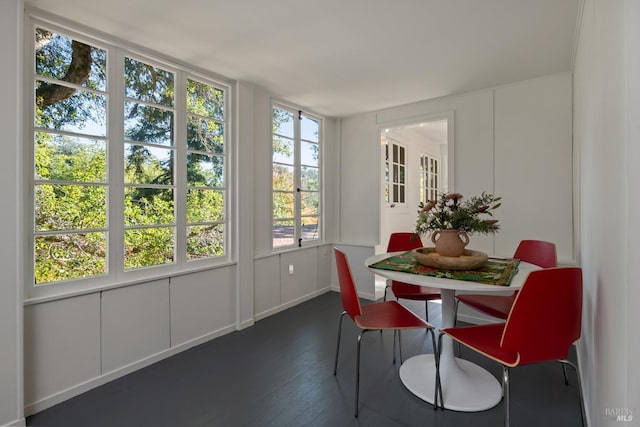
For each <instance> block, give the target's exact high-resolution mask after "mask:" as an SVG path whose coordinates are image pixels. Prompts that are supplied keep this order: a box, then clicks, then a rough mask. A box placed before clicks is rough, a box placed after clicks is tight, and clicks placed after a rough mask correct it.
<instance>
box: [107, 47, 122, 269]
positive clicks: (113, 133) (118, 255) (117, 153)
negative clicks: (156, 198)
mask: <svg viewBox="0 0 640 427" xmlns="http://www.w3.org/2000/svg"><path fill="white" fill-rule="evenodd" d="M109 54H111V55H110V57H111V59H112V60H111V61H107V74H108V76H109V80H108V81H109V82H110V83H111V86H110V87H109V88H108V90H107V92H108V93H109V98H108V110H109V113H108V117H109V125H108V128H107V136H108V138H109V145H108V148H107V158H108V162H107V165H108V177H107V182H108V184H109V213H108V214H109V218H108V224H109V239H108V241H109V252H108V253H109V261H108V262H109V271H110V272H112V274H113V275H114V276H115V278H116V280H118V279H120V278H121V277H122V276H123V274H124V160H122V159H124V121H123V118H124V56H125V55H124V53H123V51H122V50H120V49H117V48H114V49H112V50H109V51H108V55H109ZM117 159H121V160H120V161H118V160H117Z"/></svg>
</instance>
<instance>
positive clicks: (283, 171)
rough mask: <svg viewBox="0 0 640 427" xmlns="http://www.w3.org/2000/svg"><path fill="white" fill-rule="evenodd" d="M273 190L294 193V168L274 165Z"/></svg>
mask: <svg viewBox="0 0 640 427" xmlns="http://www.w3.org/2000/svg"><path fill="white" fill-rule="evenodd" d="M273 189H274V190H282V191H293V189H294V187H293V166H282V165H273Z"/></svg>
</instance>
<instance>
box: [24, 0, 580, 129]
mask: <svg viewBox="0 0 640 427" xmlns="http://www.w3.org/2000/svg"><path fill="white" fill-rule="evenodd" d="M580 1H581V0H322V1H305V0H224V1H222V0H108V1H105V0H25V3H26V4H27V5H28V6H32V7H35V8H38V9H41V10H45V11H48V12H51V13H53V14H55V15H59V16H63V17H65V18H68V19H69V20H72V21H75V22H78V23H81V24H83V25H85V26H87V27H89V28H94V29H96V30H99V31H101V32H104V33H107V34H110V35H114V36H116V37H117V38H119V39H122V40H127V41H129V42H132V43H135V44H137V45H140V46H143V47H146V48H149V49H152V50H154V51H157V52H160V53H162V54H164V55H166V56H169V57H172V58H175V59H177V60H179V61H182V62H186V63H188V64H193V65H195V66H197V67H199V68H202V69H206V70H210V71H212V72H214V73H217V74H219V75H222V76H224V77H228V78H231V79H239V80H245V81H249V82H252V83H254V84H257V85H260V86H262V87H263V88H265V89H267V90H268V91H269V92H271V93H273V94H274V95H276V96H277V97H278V98H280V99H282V100H286V101H289V102H293V103H296V104H298V105H300V106H302V107H304V108H307V109H310V110H312V111H315V112H317V113H320V114H324V115H327V116H336V117H341V116H346V115H351V114H356V113H360V112H364V111H372V110H377V109H381V108H386V107H391V106H395V105H401V104H406V103H410V102H415V101H420V100H424V99H429V98H435V97H440V96H446V95H451V94H455V93H463V92H468V91H472V90H476V89H482V88H486V87H491V86H496V85H500V84H505V83H511V82H515V81H520V80H526V79H530V78H535V77H538V76H543V75H548V74H553V73H557V72H563V71H570V69H571V56H572V50H573V43H574V38H575V28H576V21H577V16H578V10H579V4H580Z"/></svg>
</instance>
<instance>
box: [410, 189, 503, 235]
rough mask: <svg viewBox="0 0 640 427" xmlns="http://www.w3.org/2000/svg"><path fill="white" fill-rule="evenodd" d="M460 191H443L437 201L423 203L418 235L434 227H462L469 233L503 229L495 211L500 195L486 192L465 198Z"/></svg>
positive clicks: (483, 232) (433, 229) (450, 228)
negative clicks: (494, 216)
mask: <svg viewBox="0 0 640 427" xmlns="http://www.w3.org/2000/svg"><path fill="white" fill-rule="evenodd" d="M462 199H463V196H462V194H460V193H443V194H441V195H440V198H439V199H438V200H430V201H428V202H427V203H422V202H420V205H419V207H420V210H419V211H418V220H417V221H416V234H419V235H423V234H427V233H430V232H432V231H435V230H460V231H464V232H466V233H478V234H492V233H495V232H497V231H498V230H499V229H500V226H499V225H498V220H497V219H492V218H488V217H492V216H493V211H495V210H496V209H497V208H498V207H500V205H501V203H500V200H501V197H496V196H494V195H493V194H487V193H485V192H483V193H482V194H481V195H480V196H474V197H471V198H469V199H468V200H465V201H462Z"/></svg>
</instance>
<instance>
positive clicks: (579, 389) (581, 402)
mask: <svg viewBox="0 0 640 427" xmlns="http://www.w3.org/2000/svg"><path fill="white" fill-rule="evenodd" d="M558 362H560V363H562V366H563V367H566V366H567V365H569V366H571V367H572V368H573V370H574V371H575V373H576V380H577V383H578V397H579V398H580V415H582V425H583V426H585V425H586V424H585V423H586V420H587V417H586V414H585V411H584V396H583V395H582V381H581V380H580V371H578V367H577V366H576V365H574V364H573V363H571V362H569V361H568V360H566V359H563V360H558Z"/></svg>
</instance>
